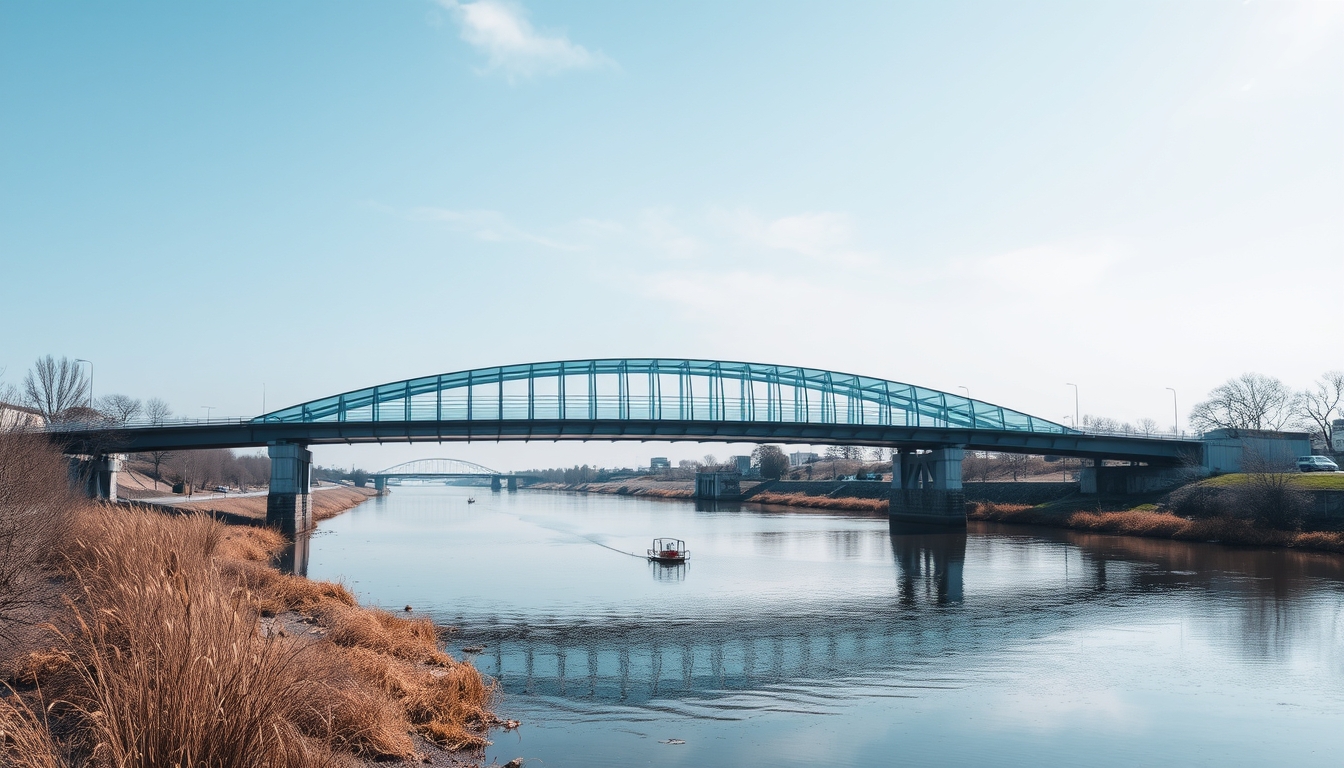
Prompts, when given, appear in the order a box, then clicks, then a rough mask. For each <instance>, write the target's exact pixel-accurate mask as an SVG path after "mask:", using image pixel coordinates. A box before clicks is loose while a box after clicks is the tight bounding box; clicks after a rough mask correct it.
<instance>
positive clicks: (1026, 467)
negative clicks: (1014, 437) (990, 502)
mask: <svg viewBox="0 0 1344 768" xmlns="http://www.w3.org/2000/svg"><path fill="white" fill-rule="evenodd" d="M1033 458H1035V457H1033V456H1028V455H1027V454H1025V453H1009V454H1005V455H1004V456H1003V463H1004V466H1005V467H1006V468H1007V470H1008V474H1010V475H1012V476H1013V482H1014V483H1016V482H1017V481H1018V478H1020V477H1026V476H1027V475H1030V474H1031V472H1032V469H1033V468H1034V467H1033V462H1032V459H1033Z"/></svg>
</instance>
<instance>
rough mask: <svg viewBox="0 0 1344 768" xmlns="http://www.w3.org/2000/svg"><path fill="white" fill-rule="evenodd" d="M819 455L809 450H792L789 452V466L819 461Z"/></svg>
mask: <svg viewBox="0 0 1344 768" xmlns="http://www.w3.org/2000/svg"><path fill="white" fill-rule="evenodd" d="M820 460H821V457H820V456H818V455H817V454H815V453H812V452H811V451H794V452H793V453H790V454H789V466H790V467H801V466H803V465H804V464H811V463H812V462H814V461H820Z"/></svg>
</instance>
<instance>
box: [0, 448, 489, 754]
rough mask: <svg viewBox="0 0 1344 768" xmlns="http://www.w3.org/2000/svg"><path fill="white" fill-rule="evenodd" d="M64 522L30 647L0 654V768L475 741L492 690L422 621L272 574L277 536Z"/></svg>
mask: <svg viewBox="0 0 1344 768" xmlns="http://www.w3.org/2000/svg"><path fill="white" fill-rule="evenodd" d="M6 458H7V457H6V456H5V455H3V454H0V466H2V465H3V464H4V463H5V459H6ZM49 458H50V457H49ZM6 498H20V499H22V498H23V496H22V495H21V494H20V495H19V496H17V497H13V496H10V497H6ZM64 503H65V504H66V505H70V504H72V502H71V501H70V500H69V499H66V500H65V502H64ZM64 509H65V510H66V513H67V515H68V518H69V523H68V525H69V530H68V532H67V533H68V536H67V537H66V538H65V539H64V543H63V544H62V545H61V546H58V547H53V548H52V549H50V550H48V551H47V553H46V556H47V559H48V561H50V562H51V563H52V567H53V569H54V570H55V573H56V574H57V575H58V576H59V579H60V581H59V583H60V584H61V585H62V590H61V591H62V592H63V593H64V594H63V597H62V598H61V601H60V604H52V605H48V606H46V608H47V610H46V613H45V616H44V620H45V621H46V624H47V628H46V632H45V634H44V635H43V638H44V640H45V642H44V643H42V644H40V645H37V646H30V647H28V648H26V649H22V650H21V649H19V648H17V647H15V646H8V645H7V646H6V647H3V649H0V657H9V658H0V662H6V664H5V666H4V674H5V682H6V684H7V685H9V686H12V689H16V690H17V691H18V693H17V694H12V695H6V696H3V697H0V766H11V765H12V766H33V767H35V768H36V767H39V766H40V767H41V768H65V767H68V766H75V765H79V766H96V767H101V766H116V768H122V767H129V766H143V767H146V768H158V767H159V766H163V767H164V768H167V767H168V766H174V767H177V766H211V767H212V768H233V767H234V766H237V767H238V768H253V767H260V768H271V767H276V768H280V767H285V768H290V767H294V768H308V767H310V766H336V765H350V764H353V763H356V762H359V761H365V760H388V759H401V760H414V759H417V757H418V756H417V754H416V748H415V742H414V740H413V737H412V736H413V734H420V735H422V736H424V737H425V738H428V739H430V740H432V741H434V742H436V743H438V744H441V745H443V746H445V747H447V748H465V747H473V746H480V745H483V744H485V743H486V742H485V731H486V729H487V727H488V726H489V725H490V724H492V723H493V722H495V721H494V717H493V715H492V714H491V712H490V708H491V706H492V704H493V702H494V700H495V695H496V691H495V687H494V684H493V683H492V682H491V681H488V680H487V679H485V678H483V677H482V676H481V675H480V674H479V673H478V672H477V671H476V670H475V669H474V668H473V667H472V666H471V665H470V664H467V663H465V662H459V661H457V660H455V659H453V658H452V657H451V656H449V655H447V654H446V653H444V652H442V651H441V650H440V646H439V642H438V634H437V630H436V628H435V627H434V625H433V624H432V623H430V622H429V621H428V620H426V619H408V618H403V617H400V616H396V615H393V614H390V613H387V612H384V611H379V610H372V609H367V608H361V607H359V606H358V605H357V604H356V602H355V600H354V598H353V597H352V596H351V595H350V593H349V592H348V591H347V590H346V589H345V588H344V587H342V586H341V585H339V584H329V583H322V582H311V581H308V580H306V579H303V578H301V577H297V576H289V575H284V574H281V573H280V572H278V571H276V570H275V569H273V568H271V567H270V565H269V561H270V558H271V556H272V553H273V552H274V551H275V550H276V548H277V546H279V545H280V544H281V543H282V540H281V539H280V537H279V535H278V534H276V533H275V532H273V531H270V530H267V529H261V528H247V527H228V526H225V525H223V524H220V523H217V522H215V521H212V520H210V519H208V518H205V517H203V516H178V517H172V516H163V515H159V514H156V513H154V512H150V511H145V510H138V509H127V508H121V507H107V506H92V505H89V506H75V507H74V508H73V509H72V508H70V507H69V506H66V507H64Z"/></svg>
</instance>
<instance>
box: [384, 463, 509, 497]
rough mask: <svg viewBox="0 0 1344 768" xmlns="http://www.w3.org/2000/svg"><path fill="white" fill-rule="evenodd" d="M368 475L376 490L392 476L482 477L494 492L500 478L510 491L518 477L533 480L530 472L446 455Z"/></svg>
mask: <svg viewBox="0 0 1344 768" xmlns="http://www.w3.org/2000/svg"><path fill="white" fill-rule="evenodd" d="M369 477H371V478H373V482H374V487H375V488H377V489H378V490H379V491H382V490H383V489H385V488H386V487H387V481H388V480H391V479H394V478H395V479H398V480H469V479H484V480H489V481H490V487H491V488H492V489H493V490H496V491H498V490H500V487H501V482H502V481H507V482H508V486H509V490H511V491H514V490H517V489H518V482H519V480H533V479H535V478H533V477H532V476H531V475H517V474H513V473H504V472H500V471H499V470H495V469H490V468H489V467H484V466H481V465H480V464H475V463H473V462H470V461H464V460H462V459H447V458H437V459H416V460H414V461H407V462H404V463H401V464H398V465H396V466H394V467H388V468H387V469H384V470H380V471H378V472H373V473H370V475H369Z"/></svg>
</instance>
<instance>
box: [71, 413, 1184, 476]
mask: <svg viewBox="0 0 1344 768" xmlns="http://www.w3.org/2000/svg"><path fill="white" fill-rule="evenodd" d="M53 437H54V438H55V439H57V440H60V441H61V442H62V443H63V447H64V450H66V451H67V452H70V453H89V454H95V453H96V454H107V453H134V452H144V451H158V450H190V449H201V448H248V447H261V446H266V445H269V444H273V443H277V442H283V443H297V444H302V445H335V444H355V443H385V442H386V443H400V442H439V443H446V442H472V441H479V442H497V441H530V440H537V441H587V440H598V441H656V442H677V441H692V442H748V443H799V444H811V445H861V446H874V447H876V446H881V447H900V448H908V449H934V448H945V447H948V446H957V447H961V448H965V449H966V450H972V451H994V452H1003V453H1031V454H1048V455H1055V456H1070V457H1077V458H1084V459H1111V460H1119V461H1136V462H1144V463H1147V464H1152V465H1162V466H1176V465H1180V464H1183V463H1187V462H1189V461H1191V460H1193V461H1198V460H1199V458H1200V455H1201V453H1200V452H1201V450H1202V445H1201V443H1199V442H1198V441H1194V440H1172V439H1165V440H1163V439H1153V438H1141V437H1123V436H1106V435H1086V434H1051V433H1043V432H1004V431H1000V430H975V429H947V428H939V427H906V426H889V425H851V424H816V423H794V422H739V421H729V422H725V421H676V420H665V419H659V420H638V419H610V420H580V419H573V420H569V419H565V420H560V419H556V420H526V419H519V420H473V421H460V420H457V421H378V422H365V423H358V422H339V421H330V422H306V423H261V422H251V423H243V424H209V425H174V426H161V427H156V428H135V427H131V428H124V429H107V430H71V431H66V432H63V433H61V434H59V435H53Z"/></svg>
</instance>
